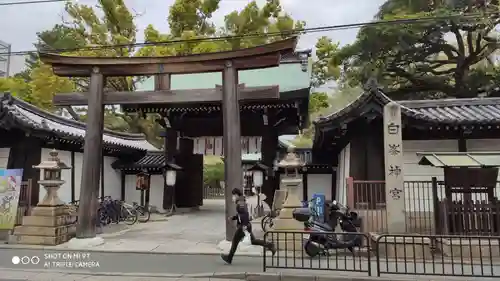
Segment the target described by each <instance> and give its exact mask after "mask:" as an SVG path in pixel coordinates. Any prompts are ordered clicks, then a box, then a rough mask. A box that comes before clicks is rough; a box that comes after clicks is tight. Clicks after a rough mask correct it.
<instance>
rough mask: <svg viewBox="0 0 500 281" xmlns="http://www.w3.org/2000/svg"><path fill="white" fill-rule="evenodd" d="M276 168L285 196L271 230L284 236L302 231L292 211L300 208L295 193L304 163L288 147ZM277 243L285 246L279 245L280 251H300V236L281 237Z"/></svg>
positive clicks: (300, 183) (302, 227)
mask: <svg viewBox="0 0 500 281" xmlns="http://www.w3.org/2000/svg"><path fill="white" fill-rule="evenodd" d="M276 166H277V167H278V168H281V169H283V171H284V174H283V175H282V179H281V183H280V189H281V190H285V191H286V193H287V195H286V200H285V202H284V203H283V208H282V209H281V211H280V213H279V216H278V217H277V218H276V220H274V227H273V230H276V231H278V232H285V233H284V234H283V235H286V232H287V231H288V232H300V231H303V230H304V224H303V223H301V222H299V221H297V220H295V219H294V218H293V210H295V209H296V208H301V207H302V202H301V201H300V199H299V195H298V194H297V192H298V191H299V187H300V186H301V185H302V176H301V175H300V171H301V170H302V168H303V166H304V163H303V162H302V160H301V159H300V158H299V157H298V156H297V154H295V153H294V152H293V148H291V147H290V148H289V149H288V153H287V155H286V156H285V158H283V159H282V160H281V161H280V162H279V163H278V164H276ZM294 237H295V238H294ZM278 241H280V243H286V244H287V245H286V246H284V245H279V248H280V249H283V248H284V247H286V248H287V249H293V248H295V249H297V250H298V251H299V250H301V249H302V238H301V237H300V235H293V234H289V235H288V236H287V237H281V238H280V239H279V240H278ZM291 244H295V245H291Z"/></svg>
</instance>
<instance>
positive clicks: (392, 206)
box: [384, 102, 406, 233]
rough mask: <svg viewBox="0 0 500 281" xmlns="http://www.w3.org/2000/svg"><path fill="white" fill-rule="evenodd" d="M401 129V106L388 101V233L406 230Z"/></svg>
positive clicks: (385, 113) (386, 113) (386, 117)
mask: <svg viewBox="0 0 500 281" xmlns="http://www.w3.org/2000/svg"><path fill="white" fill-rule="evenodd" d="M402 130H403V127H402V123H401V106H400V105H399V104H398V103H396V102H390V103H389V104H387V105H385V107H384V163H385V199H386V208H387V226H388V231H389V233H404V232H405V231H406V215H405V213H404V211H405V209H404V208H405V205H404V202H405V199H404V190H403V185H404V173H403V137H402Z"/></svg>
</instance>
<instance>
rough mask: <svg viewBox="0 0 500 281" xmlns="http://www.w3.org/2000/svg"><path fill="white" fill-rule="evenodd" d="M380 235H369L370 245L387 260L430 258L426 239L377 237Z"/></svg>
mask: <svg viewBox="0 0 500 281" xmlns="http://www.w3.org/2000/svg"><path fill="white" fill-rule="evenodd" d="M380 236H382V234H376V233H370V237H371V240H372V245H373V246H375V247H374V248H375V249H378V253H379V255H381V256H385V257H388V258H398V260H404V259H409V260H412V259H425V258H430V257H431V256H432V252H431V240H430V239H429V238H427V237H403V236H402V235H401V236H396V237H395V236H391V235H389V236H387V237H382V238H380V240H379V237H380Z"/></svg>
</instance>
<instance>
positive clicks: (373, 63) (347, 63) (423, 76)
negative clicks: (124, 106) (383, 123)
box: [330, 0, 500, 99]
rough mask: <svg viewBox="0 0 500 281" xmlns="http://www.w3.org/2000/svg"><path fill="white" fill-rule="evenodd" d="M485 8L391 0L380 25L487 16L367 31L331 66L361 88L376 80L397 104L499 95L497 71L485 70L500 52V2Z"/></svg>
mask: <svg viewBox="0 0 500 281" xmlns="http://www.w3.org/2000/svg"><path fill="white" fill-rule="evenodd" d="M484 3H486V2H485V1H466V0H456V1H447V0H433V1H430V0H412V1H406V0H387V1H386V2H385V3H384V4H383V5H382V6H381V7H380V10H379V12H378V13H377V15H376V19H377V20H394V19H418V18H421V17H439V16H441V17H443V16H450V15H457V14H467V13H476V14H481V13H482V15H483V16H481V17H478V18H474V19H471V18H469V19H467V18H465V17H460V16H459V17H453V18H450V19H446V20H435V21H431V22H428V23H419V24H390V25H377V26H367V27H363V28H361V30H360V31H359V33H358V36H357V40H356V41H355V42H354V43H353V44H350V45H347V46H345V47H344V48H342V49H341V50H339V51H338V52H336V53H335V55H334V56H333V57H332V59H331V60H330V64H331V66H333V67H340V68H341V69H342V76H341V77H340V78H341V79H340V82H342V83H348V84H350V85H353V84H358V85H359V84H360V83H361V84H362V83H364V82H366V80H367V79H368V78H370V77H375V78H377V80H378V81H379V83H380V84H381V86H383V87H384V88H385V89H386V91H387V94H389V95H390V96H391V97H392V98H395V99H416V98H433V97H443V96H446V97H456V98H467V97H476V96H477V95H478V94H480V93H483V92H486V93H494V92H495V91H492V90H493V89H494V88H496V84H495V83H496V81H498V78H497V73H498V71H497V70H496V67H494V66H491V65H490V66H488V67H485V64H486V62H488V61H489V60H490V57H491V56H492V55H494V53H495V52H496V51H497V50H498V46H499V43H500V42H499V39H498V37H497V36H496V34H495V30H494V29H495V27H496V26H497V25H498V23H500V16H499V14H498V0H494V1H489V4H488V5H484ZM486 13H488V14H486ZM493 13H494V14H493ZM333 79H334V78H333Z"/></svg>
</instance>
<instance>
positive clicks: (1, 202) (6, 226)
mask: <svg viewBox="0 0 500 281" xmlns="http://www.w3.org/2000/svg"><path fill="white" fill-rule="evenodd" d="M22 178H23V170H22V169H12V170H4V169H0V229H2V230H11V229H13V228H14V224H15V222H16V216H17V207H18V204H19V194H20V193H21V181H22Z"/></svg>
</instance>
